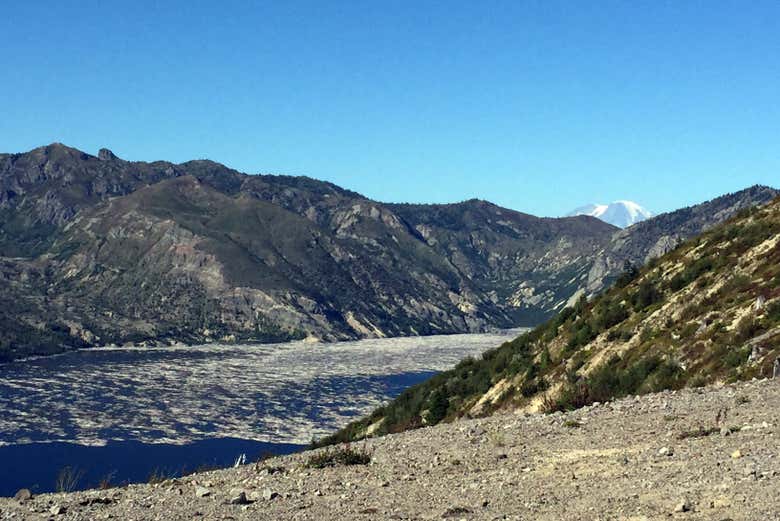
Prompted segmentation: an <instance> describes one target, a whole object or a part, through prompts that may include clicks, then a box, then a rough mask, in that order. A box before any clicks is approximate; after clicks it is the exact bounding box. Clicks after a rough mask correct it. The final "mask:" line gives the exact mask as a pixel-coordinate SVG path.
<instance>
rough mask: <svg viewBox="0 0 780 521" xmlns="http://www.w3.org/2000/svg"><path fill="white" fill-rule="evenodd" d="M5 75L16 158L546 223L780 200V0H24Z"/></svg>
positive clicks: (4, 58) (5, 134)
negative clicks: (210, 166) (60, 153)
mask: <svg viewBox="0 0 780 521" xmlns="http://www.w3.org/2000/svg"><path fill="white" fill-rule="evenodd" d="M205 4H209V6H208V7H205V6H204V5H205ZM0 70H1V71H2V74H1V75H0V150H1V151H5V152H20V151H25V150H29V149H31V148H33V147H35V146H39V145H42V144H48V143H50V142H53V141H61V142H63V143H66V144H69V145H71V146H75V147H78V148H80V149H82V150H85V151H87V152H90V153H93V154H95V153H97V150H98V149H99V148H100V147H104V146H105V147H108V148H111V149H112V150H113V151H114V152H115V153H116V154H117V155H119V156H120V157H124V158H126V159H133V160H154V159H168V160H172V161H176V162H179V161H185V160H187V159H193V158H204V157H205V158H210V159H214V160H216V161H220V162H222V163H225V164H227V165H228V166H231V167H234V168H236V169H239V170H242V171H246V172H250V173H258V172H264V173H286V174H293V175H308V176H311V177H315V178H320V179H327V180H329V181H332V182H335V183H337V184H339V185H342V186H344V187H347V188H350V189H353V190H356V191H359V192H361V193H364V194H365V195H367V196H370V197H372V198H375V199H379V200H383V201H422V202H446V201H458V200H463V199H468V198H471V197H479V198H483V199H488V200H491V201H494V202H496V203H498V204H501V205H503V206H507V207H511V208H514V209H518V210H522V211H526V212H530V213H534V214H538V215H559V214H562V213H565V212H566V211H567V210H570V209H572V208H574V207H576V206H579V205H581V204H584V203H588V202H609V201H611V200H614V199H620V198H626V199H633V200H636V201H637V202H639V203H641V204H643V205H645V206H646V207H648V208H649V209H650V210H653V211H665V210H670V209H674V208H677V207H680V206H683V205H687V204H691V203H695V202H699V201H702V200H705V199H708V198H711V197H713V196H716V195H719V194H721V193H723V192H727V191H733V190H737V189H740V188H743V187H745V186H748V185H751V184H754V183H763V184H771V185H774V186H778V185H780V2H778V1H776V0H770V1H761V0H751V1H749V2H748V1H742V0H740V1H733V2H722V1H715V0H706V1H705V0H702V1H697V2H693V1H690V2H689V1H682V0H680V1H677V0H675V1H670V2H664V1H661V0H652V1H614V2H613V1H607V0H598V1H588V2H584V1H583V2H580V1H575V0H569V1H561V2H558V1H554V0H542V1H537V2H529V1H519V0H515V1H507V2H490V1H485V2H481V1H471V0H469V1H455V0H453V1H450V2H426V1H421V0H415V1H409V2H396V1H384V2H379V1H371V0H369V1H355V2H338V1H333V2H324V1H312V2H299V1H294V0H284V1H269V2H253V1H244V2H240V1H232V0H221V1H219V2H193V1H174V0H169V1H165V2H163V1H160V2H149V1H138V0H136V1H132V2H131V1H127V2H110V1H103V2H97V1H88V0H80V1H78V2H63V1H61V0H60V1H57V2H54V1H46V0H39V1H35V2H32V1H27V0H25V1H21V0H5V1H4V2H3V5H2V14H1V15H0Z"/></svg>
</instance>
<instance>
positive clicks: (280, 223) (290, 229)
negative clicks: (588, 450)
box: [0, 144, 768, 358]
mask: <svg viewBox="0 0 780 521" xmlns="http://www.w3.org/2000/svg"><path fill="white" fill-rule="evenodd" d="M755 190H757V191H759V192H760V191H761V190H768V189H755ZM758 199H760V197H757V196H756V194H753V193H748V194H747V195H743V196H741V198H740V199H739V202H740V204H745V205H747V204H755V202H754V200H756V201H757V200H758ZM722 206H723V208H721V209H720V210H719V212H720V213H715V214H714V215H705V214H707V213H708V212H706V211H700V212H694V213H692V214H690V215H688V214H684V215H682V216H680V217H679V219H678V218H675V219H672V220H671V221H669V222H666V221H664V224H663V225H662V226H658V227H657V228H652V227H651V228H647V229H644V228H643V229H642V230H646V231H642V232H641V233H638V232H634V230H635V228H637V227H631V228H629V229H627V230H623V231H619V232H618V231H617V229H616V228H615V227H613V226H611V225H608V224H606V223H603V222H601V221H598V220H597V219H594V218H591V217H584V216H581V217H572V218H564V219H540V218H537V217H533V216H530V215H525V214H522V213H518V212H514V211H511V210H507V209H503V208H499V207H497V206H495V205H492V204H490V203H487V202H483V201H477V200H471V201H466V202H463V203H457V204H451V205H389V204H382V203H378V202H375V201H371V200H369V199H367V198H365V197H363V196H361V195H359V194H356V193H354V192H350V191H348V190H344V189H341V188H339V187H337V186H335V185H332V184H330V183H325V182H321V181H316V180H313V179H309V178H301V177H287V176H265V175H257V176H250V175H246V174H241V173H239V172H236V171H234V170H231V169H229V168H227V167H224V166H223V165H220V164H218V163H214V162H211V161H190V162H187V163H183V164H178V165H176V164H171V163H167V162H161V161H160V162H154V163H142V162H129V161H123V160H122V159H119V158H117V157H116V156H115V155H114V154H113V153H111V152H110V151H108V150H105V149H104V150H101V151H100V153H99V154H98V156H97V157H95V156H91V155H89V154H85V153H83V152H80V151H78V150H75V149H72V148H68V147H66V146H64V145H60V144H53V145H50V146H47V147H41V148H37V149H35V150H32V151H30V152H28V153H24V154H2V155H0V306H1V307H0V325H1V326H2V327H0V331H1V332H0V357H4V358H13V357H16V356H21V355H25V354H45V353H49V352H57V351H61V350H63V349H67V348H72V347H79V346H90V345H103V344H110V343H124V342H151V343H159V342H176V341H182V342H208V341H215V340H221V341H248V342H249V341H261V342H268V341H277V340H288V339H293V338H306V337H316V338H320V339H326V340H337V339H348V338H357V337H369V336H383V335H384V336H391V335H393V336H395V335H415V334H433V333H454V332H466V331H482V330H485V329H488V328H491V327H510V326H518V325H531V324H535V323H538V322H539V321H541V320H543V319H545V318H547V317H548V316H550V315H551V314H552V313H553V312H554V311H555V310H558V309H561V308H562V307H563V305H564V304H565V303H566V302H567V301H568V300H570V299H571V298H572V295H574V294H575V293H576V292H577V291H578V290H582V288H587V290H588V291H597V290H599V289H601V288H602V287H604V285H605V284H607V283H608V282H609V281H610V280H611V279H612V278H614V277H615V276H616V275H617V274H619V271H620V269H621V268H622V261H623V259H624V258H630V259H644V258H645V257H646V256H647V255H648V254H650V253H652V251H651V250H652V249H653V248H655V249H656V250H657V249H659V248H661V247H662V246H663V245H661V246H659V241H661V242H663V241H666V242H663V244H672V243H674V241H676V240H678V239H679V238H680V237H685V236H688V235H691V234H695V233H698V230H700V229H701V228H702V227H704V226H706V225H708V224H710V223H711V222H717V220H718V219H722V218H723V217H724V216H726V214H728V212H729V208H728V204H724V205H722ZM661 217H663V216H661ZM659 218H660V217H659ZM656 219H658V218H656ZM648 222H652V220H651V221H648ZM643 224H645V223H643ZM616 232H617V233H618V235H615V234H616ZM620 234H628V235H627V236H623V235H620ZM613 237H618V240H619V242H615V239H613ZM662 239H663V240H662Z"/></svg>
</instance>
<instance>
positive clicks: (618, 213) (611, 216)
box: [566, 201, 653, 228]
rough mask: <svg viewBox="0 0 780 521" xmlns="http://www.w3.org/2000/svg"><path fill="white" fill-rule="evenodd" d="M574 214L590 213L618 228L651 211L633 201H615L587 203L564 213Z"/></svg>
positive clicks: (648, 215) (649, 215) (644, 217)
mask: <svg viewBox="0 0 780 521" xmlns="http://www.w3.org/2000/svg"><path fill="white" fill-rule="evenodd" d="M574 215H591V216H593V217H596V218H598V219H601V220H602V221H604V222H608V223H609V224H613V225H615V226H618V227H620V228H625V227H627V226H631V225H632V224H635V223H638V222H639V221H644V220H645V219H648V218H650V217H652V216H653V214H652V213H651V212H649V211H648V210H646V209H645V208H643V207H641V206H640V205H638V204H637V203H635V202H633V201H615V202H614V203H610V204H587V205H585V206H580V207H579V208H577V209H576V210H574V211H572V212H569V213H568V214H566V216H567V217H572V216H574Z"/></svg>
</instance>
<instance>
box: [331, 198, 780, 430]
mask: <svg viewBox="0 0 780 521" xmlns="http://www.w3.org/2000/svg"><path fill="white" fill-rule="evenodd" d="M778 355H780V199H776V200H775V201H773V202H771V203H770V204H768V205H766V206H764V207H762V208H756V209H748V210H744V211H742V212H740V213H739V214H738V215H737V216H736V217H734V218H732V219H730V220H729V221H727V222H726V223H724V224H723V225H720V226H718V227H716V228H713V229H712V230H710V231H709V232H707V233H705V234H703V235H701V236H700V237H698V238H696V239H693V240H691V241H688V242H685V243H683V244H682V245H680V246H678V247H677V248H676V249H675V250H673V251H671V252H669V253H668V254H666V255H664V256H663V257H661V258H659V259H657V260H655V261H652V262H651V263H650V264H649V265H648V266H646V267H645V268H643V269H642V270H636V269H634V268H632V267H631V266H629V265H627V266H626V271H625V273H624V275H623V276H622V277H621V278H620V279H619V280H618V281H617V283H616V284H615V285H614V286H613V287H612V288H611V289H610V290H608V291H607V292H605V293H604V294H602V295H600V296H599V297H597V298H595V299H593V300H592V301H591V302H587V301H585V300H584V299H582V300H580V301H579V302H578V303H577V304H576V305H575V306H573V307H569V308H566V309H564V311H563V312H562V313H560V314H559V315H558V316H556V317H555V318H553V319H552V320H550V321H548V322H547V323H546V324H544V325H542V326H540V327H538V328H536V329H535V330H533V331H532V332H530V333H528V334H525V335H522V336H520V337H518V338H516V339H515V340H513V341H511V342H507V343H505V344H503V345H502V346H500V347H498V348H496V349H493V350H491V351H489V352H487V353H485V354H484V355H483V356H482V357H481V358H480V359H478V360H475V359H468V360H464V361H463V362H461V363H460V364H458V365H457V366H456V367H455V368H454V369H452V370H450V371H446V372H444V373H441V374H439V375H438V376H436V377H434V378H432V379H431V380H429V381H427V382H425V383H423V384H421V385H418V386H416V387H413V388H410V389H408V390H407V391H406V392H404V393H403V394H402V395H401V396H400V397H399V398H398V399H396V400H395V401H394V402H392V403H391V404H389V405H388V406H386V407H383V408H381V409H378V410H377V411H375V412H374V414H372V415H371V416H370V417H368V418H364V419H363V420H360V421H358V422H356V423H353V424H351V425H350V426H348V427H347V428H346V429H345V430H343V431H341V432H340V433H338V434H337V435H336V436H335V437H334V438H332V439H331V440H328V441H333V440H337V439H351V438H359V437H363V436H365V435H370V434H383V433H388V432H396V431H401V430H405V429H408V428H414V427H419V426H423V425H426V424H434V423H438V422H440V421H446V420H450V419H453V418H456V417H459V416H467V415H486V414H490V413H492V412H494V411H496V410H499V409H509V408H511V409H517V408H519V409H523V410H528V411H553V410H563V409H571V408H576V407H580V406H583V405H586V404H588V403H592V402H595V401H604V400H609V399H610V398H613V397H617V396H623V395H627V394H641V393H646V392H651V391H656V390H660V389H665V388H680V387H684V386H700V385H704V384H709V383H715V382H728V381H734V380H741V379H749V378H752V377H762V376H771V373H772V366H773V363H774V361H775V360H776V359H777V357H778Z"/></svg>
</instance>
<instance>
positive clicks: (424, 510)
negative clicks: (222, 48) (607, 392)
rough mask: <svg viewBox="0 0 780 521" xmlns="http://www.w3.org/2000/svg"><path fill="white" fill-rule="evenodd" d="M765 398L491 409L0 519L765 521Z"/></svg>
mask: <svg viewBox="0 0 780 521" xmlns="http://www.w3.org/2000/svg"><path fill="white" fill-rule="evenodd" d="M778 408H780V383H778V380H764V381H756V382H747V383H739V384H730V385H726V386H724V387H720V388H716V387H708V388H702V389H685V390H681V391H665V392H661V393H658V394H651V395H646V396H642V397H629V398H624V399H621V400H616V401H613V402H610V403H605V404H598V405H597V404H594V405H593V406H591V407H586V408H583V409H580V410H577V411H574V412H570V413H565V414H561V413H556V414H552V415H522V414H497V415H495V416H492V417H490V418H483V419H475V420H464V421H458V422H455V423H451V424H442V425H437V426H435V427H429V428H425V429H418V430H414V431H408V432H404V433H401V434H396V435H390V436H385V437H382V438H375V439H371V440H368V441H367V442H366V443H365V444H362V443H361V444H358V445H353V446H352V447H351V450H352V451H354V452H351V454H353V455H354V456H355V457H354V458H352V459H350V460H346V459H343V460H342V461H349V462H351V463H354V464H353V465H348V466H345V465H335V466H324V468H317V467H319V466H322V465H324V463H326V462H328V461H329V460H330V459H332V458H329V457H328V456H327V454H330V455H331V456H334V455H338V454H341V455H342V456H343V455H346V454H350V452H347V451H348V449H346V448H345V447H344V446H340V447H337V448H331V449H326V450H324V451H323V450H320V451H318V452H303V453H299V454H295V455H292V456H287V457H282V458H274V459H270V460H266V461H264V462H260V463H257V464H250V465H244V466H240V467H238V468H234V469H229V470H222V471H216V472H209V473H204V474H195V475H192V476H188V477H184V478H177V479H167V480H162V481H160V482H158V483H156V484H145V485H131V486H125V487H120V488H109V489H106V490H94V491H87V492H78V493H70V494H44V495H40V496H37V495H35V496H33V497H31V498H30V497H29V495H28V494H27V493H26V492H25V491H22V492H21V493H20V494H18V497H19V499H11V498H7V499H0V519H23V520H45V519H54V520H60V519H62V520H66V519H67V520H73V521H76V520H85V521H86V520H90V521H92V520H99V519H134V520H138V521H141V520H166V521H168V520H185V519H187V520H190V519H236V520H243V519H246V520H249V519H253V520H254V519H268V520H277V519H289V520H300V521H303V520H312V521H314V520H331V519H333V520H336V519H338V520H352V519H355V520H364V519H409V520H412V519H414V520H417V519H468V520H477V519H480V520H483V519H484V520H495V519H508V520H521V519H535V520H563V519H571V520H594V519H602V520H631V521H650V520H659V519H674V520H691V521H693V520H712V519H714V520H726V519H730V520H733V521H754V520H757V519H778V518H779V517H780V496H778V494H777V489H778V482H779V481H780V444H778V435H779V434H780V433H779V432H778V425H777V414H776V411H777V410H778ZM323 454H325V455H324V456H323ZM366 460H369V461H366ZM313 465H314V467H313ZM20 486H23V484H20Z"/></svg>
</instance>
